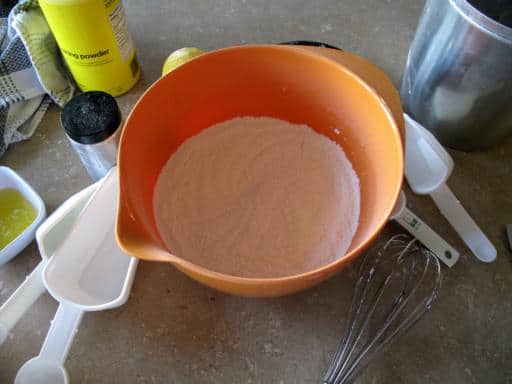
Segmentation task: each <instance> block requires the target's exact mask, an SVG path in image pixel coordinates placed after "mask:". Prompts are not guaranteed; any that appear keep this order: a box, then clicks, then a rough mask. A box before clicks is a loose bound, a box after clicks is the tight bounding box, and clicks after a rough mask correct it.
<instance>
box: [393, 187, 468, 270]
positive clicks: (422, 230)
mask: <svg viewBox="0 0 512 384" xmlns="http://www.w3.org/2000/svg"><path fill="white" fill-rule="evenodd" d="M391 218H392V219H393V220H395V221H396V222H397V223H398V224H400V225H401V226H402V227H403V228H405V229H406V230H407V232H409V233H410V234H411V235H413V236H414V237H415V238H416V239H418V240H419V241H420V242H421V243H422V244H423V245H424V246H425V247H427V248H428V249H429V250H430V251H432V253H434V255H436V256H437V258H438V259H439V260H441V261H442V262H443V263H445V264H446V265H447V266H449V267H452V266H453V265H455V263H456V262H457V260H459V256H460V255H459V252H457V250H456V249H455V248H453V247H452V246H451V245H450V244H448V243H447V242H446V241H445V240H444V239H443V238H442V237H441V236H439V235H438V234H437V232H435V231H434V230H433V229H432V228H430V227H429V226H428V225H427V223H425V222H424V221H423V220H422V219H420V218H419V217H418V216H416V214H415V213H414V212H412V211H411V210H410V209H409V208H407V200H406V198H405V194H404V192H403V191H400V197H399V199H398V202H397V204H396V206H395V210H394V211H393V213H392V215H391Z"/></svg>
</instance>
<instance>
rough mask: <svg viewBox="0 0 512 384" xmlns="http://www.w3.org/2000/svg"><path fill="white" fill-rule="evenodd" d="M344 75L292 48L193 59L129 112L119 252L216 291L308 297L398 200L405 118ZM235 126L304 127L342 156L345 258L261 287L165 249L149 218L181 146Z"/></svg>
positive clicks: (364, 242)
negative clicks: (350, 189)
mask: <svg viewBox="0 0 512 384" xmlns="http://www.w3.org/2000/svg"><path fill="white" fill-rule="evenodd" d="M347 66H348V65H347ZM347 66H344V65H342V64H339V63H336V62H335V61H333V60H331V59H329V58H325V57H322V56H321V55H319V54H317V53H315V52H312V51H308V50H304V49H300V48H296V47H286V46H273V45H266V46H261V45H254V46H241V47H231V48H226V49H221V50H218V51H213V52H210V53H207V54H204V55H202V56H199V57H197V58H196V59H194V60H192V61H190V62H188V63H187V64H185V65H182V66H181V67H179V68H177V69H176V70H174V71H173V72H171V73H169V74H167V75H166V76H164V77H162V78H161V79H160V80H158V81H157V82H156V83H155V84H153V85H152V86H151V87H150V88H149V89H148V90H147V92H146V93H145V94H144V95H143V96H142V98H141V99H140V100H139V101H138V102H137V104H136V105H135V107H134V109H133V110H132V112H131V114H130V116H129V117H128V119H127V121H126V126H125V128H124V132H123V135H122V137H121V145H120V152H119V161H118V163H119V178H120V192H119V209H118V217H117V228H116V231H117V239H118V242H119V245H120V246H121V248H122V249H123V250H124V251H125V252H127V253H128V254H131V255H133V256H136V257H138V258H141V259H144V260H154V261H165V262H169V263H172V264H173V265H174V266H175V267H176V268H178V269H180V270H181V271H183V272H184V273H186V274H187V275H188V276H190V277H191V278H193V279H195V280H197V281H199V282H201V283H203V284H205V285H208V286H210V287H213V288H216V289H219V290H221V291H224V292H228V293H232V294H237V295H242V296H259V297H268V296H279V295H284V294H289V293H292V292H296V291H300V290H303V289H306V288H308V287H311V286H313V285H315V284H318V283H319V282H321V281H323V280H325V279H327V278H329V277H330V276H332V275H333V274H334V273H335V272H337V271H339V270H340V269H341V268H343V267H344V266H345V265H347V264H348V263H350V262H351V261H353V260H354V259H355V258H356V257H357V255H359V254H360V253H361V252H362V251H363V250H364V249H365V248H366V247H367V246H368V245H369V244H370V243H371V241H372V240H373V239H374V238H375V237H376V235H377V234H378V233H379V231H380V230H381V228H382V227H383V226H384V224H385V223H386V222H387V220H388V217H389V216H390V214H391V212H392V210H393V207H394V205H395V202H396V200H397V198H398V193H399V191H400V187H401V183H402V175H403V152H402V143H401V138H400V130H399V128H398V125H399V124H401V118H402V117H401V116H397V119H395V118H394V117H393V114H392V112H390V111H391V110H392V109H391V108H389V107H388V105H387V104H386V103H385V102H384V101H383V98H382V97H380V95H379V94H377V92H376V91H375V90H374V88H375V89H378V87H377V86H376V87H371V86H370V85H368V84H367V83H365V82H364V81H363V80H362V79H361V77H359V76H357V75H355V74H354V72H353V71H351V70H349V69H347ZM356 72H357V71H356ZM363 77H364V76H363ZM395 104H396V103H395ZM393 109H396V105H395V106H394V107H393ZM400 113H401V111H400ZM237 116H270V117H275V118H279V119H283V120H287V121H289V122H292V123H296V124H307V125H309V126H310V127H312V128H313V129H314V130H316V131H317V132H319V133H321V134H323V135H326V136H328V137H329V138H330V139H332V140H333V141H335V142H337V143H338V144H339V145H340V146H341V147H343V149H344V150H345V153H346V154H347V156H348V158H349V159H350V161H351V162H352V165H353V167H354V169H355V171H356V173H357V174H358V176H359V179H360V188H361V212H360V220H359V226H358V229H357V231H356V234H355V237H354V239H353V241H352V244H351V246H350V249H349V251H348V252H347V254H346V255H345V256H344V257H342V258H340V259H339V260H336V261H334V262H332V263H330V264H328V265H325V266H323V267H322V268H318V269H316V270H313V271H310V272H307V273H303V274H300V275H293V276H287V277H282V278H261V279H258V278H241V277H237V276H230V275H225V274H221V273H218V272H215V271H211V270H207V269H205V268H203V267H200V266H198V265H195V264H192V263H190V262H188V261H186V260H184V259H182V258H180V255H173V254H171V253H170V252H169V251H168V250H167V249H166V247H165V246H164V244H163V242H162V239H161V238H160V235H159V233H158V230H157V227H156V223H155V216H154V212H153V191H154V186H155V183H156V180H157V178H158V175H159V173H160V170H161V168H162V167H163V165H164V164H165V163H166V162H167V160H168V159H169V157H170V156H171V155H172V153H173V152H174V151H175V150H176V149H177V148H178V147H179V146H180V144H181V143H183V142H184V141H185V140H186V139H188V138H189V137H191V136H194V135H196V134H198V133H199V132H201V131H202V130H203V129H206V128H207V127H209V126H211V125H213V124H216V123H218V122H221V121H225V120H228V119H231V118H234V117H237ZM397 120H399V121H400V123H398V124H397ZM337 132H339V134H337ZM305 204H307V202H305Z"/></svg>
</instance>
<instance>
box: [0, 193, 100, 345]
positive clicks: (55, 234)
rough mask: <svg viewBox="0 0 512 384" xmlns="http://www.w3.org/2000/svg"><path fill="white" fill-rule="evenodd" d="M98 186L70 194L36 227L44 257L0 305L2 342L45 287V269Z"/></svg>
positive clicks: (40, 250)
mask: <svg viewBox="0 0 512 384" xmlns="http://www.w3.org/2000/svg"><path fill="white" fill-rule="evenodd" d="M96 188H97V184H92V185H90V186H89V187H87V188H85V189H83V190H82V191H80V192H78V193H76V194H75V195H73V196H71V197H70V198H69V199H67V200H66V201H65V202H64V203H62V204H61V205H60V206H59V208H57V209H56V210H55V211H54V212H53V213H52V214H51V215H50V216H49V217H48V218H47V219H46V220H45V221H44V222H43V223H42V224H41V225H40V226H39V228H38V229H37V231H36V241H37V245H38V247H39V253H40V254H41V259H42V260H41V262H40V263H39V264H38V265H37V267H36V268H34V270H33V271H32V272H31V273H30V274H29V275H27V277H26V278H25V281H24V282H23V283H21V285H20V286H19V287H18V288H17V289H16V290H15V291H14V293H13V294H12V295H11V296H10V297H9V298H8V299H7V300H6V301H5V303H4V304H2V306H1V307H0V344H2V343H3V342H4V341H5V339H6V338H7V336H8V334H9V332H10V331H11V329H12V328H13V327H14V326H15V325H16V323H17V322H18V320H19V319H20V318H21V316H23V314H24V313H25V312H26V311H27V310H28V309H29V308H30V307H31V306H32V304H34V302H35V301H36V300H37V298H38V297H39V296H41V295H42V293H43V292H44V291H45V290H46V288H45V286H44V284H43V277H42V271H43V269H44V267H45V266H46V263H47V262H48V259H49V258H50V257H51V256H52V255H53V253H54V252H55V250H56V249H57V247H58V245H59V244H60V243H61V242H62V240H63V239H64V238H65V237H66V235H67V234H68V233H69V231H70V230H71V227H72V225H73V223H74V222H75V220H76V218H77V217H78V216H79V215H80V212H82V209H83V208H84V206H85V204H87V201H88V200H89V198H90V197H91V195H92V194H93V192H94V191H95V189H96Z"/></svg>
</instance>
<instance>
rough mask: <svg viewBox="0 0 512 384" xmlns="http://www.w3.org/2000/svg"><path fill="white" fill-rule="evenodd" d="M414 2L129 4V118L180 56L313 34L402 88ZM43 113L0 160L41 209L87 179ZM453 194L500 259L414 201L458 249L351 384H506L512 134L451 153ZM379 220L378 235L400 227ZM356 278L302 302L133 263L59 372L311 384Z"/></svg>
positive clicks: (42, 314)
mask: <svg viewBox="0 0 512 384" xmlns="http://www.w3.org/2000/svg"><path fill="white" fill-rule="evenodd" d="M422 6H423V1H421V0H414V1H412V0H387V1H381V0H359V1H357V2H353V1H348V0H343V1H334V0H317V1H299V0H280V1H269V0H252V1H245V0H244V1H235V0H219V1H216V2H206V1H199V0H193V1H178V0H176V1H165V0H155V1H151V2H138V1H134V0H129V1H125V7H126V10H127V13H128V18H129V24H130V30H131V32H132V34H133V36H134V39H135V43H136V46H137V49H138V56H139V58H140V61H141V65H142V68H143V72H144V74H143V79H142V80H141V81H140V82H139V83H138V84H137V86H136V87H135V88H134V89H133V90H132V91H131V92H129V93H128V94H126V95H124V96H122V97H120V98H119V103H120V105H121V108H122V111H123V113H124V115H125V116H126V114H127V113H128V111H129V110H130V108H131V107H132V106H133V105H134V103H135V102H136V100H137V99H138V97H139V96H140V95H141V93H142V92H143V91H144V90H145V89H146V88H147V87H148V86H149V85H150V84H151V83H152V82H153V81H154V80H155V79H157V78H158V76H159V73H160V68H161V65H162V62H163V60H164V58H165V57H166V56H167V54H168V53H169V52H171V51H172V50H174V49H177V48H180V47H183V46H198V47H201V48H203V49H214V48H219V47H223V46H226V45H231V44H238V43H267V42H280V41H286V40H296V39H309V40H321V41H325V42H328V43H331V44H334V45H337V46H340V47H343V48H344V49H346V50H350V51H354V52H356V53H358V54H361V55H363V56H365V57H366V58H368V59H370V60H372V61H374V62H375V63H376V64H378V65H379V66H381V67H382V68H383V69H384V70H385V71H386V72H387V73H388V74H389V75H390V77H391V78H392V80H393V81H394V83H395V84H396V85H398V84H399V81H400V76H401V73H402V69H403V66H404V63H405V58H406V55H407V49H408V45H409V42H410V40H411V39H412V36H413V34H414V30H415V26H416V23H417V20H418V17H419V15H420V12H421V9H422ZM58 118H59V110H58V108H56V107H52V108H51V109H50V111H49V112H48V113H47V115H46V116H45V117H44V119H43V122H42V124H41V125H40V127H39V128H38V129H37V132H36V134H35V135H34V137H33V138H32V139H31V140H29V141H26V142H23V143H20V144H16V145H13V146H12V147H10V148H9V150H8V151H7V153H6V155H5V156H4V157H3V158H2V159H1V160H0V164H2V165H8V166H10V167H12V168H13V169H15V170H16V171H17V172H19V173H20V174H21V175H22V176H23V177H25V178H26V179H27V180H28V181H29V182H30V183H31V184H32V185H33V186H34V187H35V189H36V190H37V191H38V192H39V193H40V194H41V195H42V197H43V199H44V201H45V203H46V206H47V208H48V211H49V212H52V211H53V210H54V209H55V208H56V207H57V206H58V205H59V204H60V203H61V202H62V201H64V200H65V199H66V198H67V197H68V196H70V195H71V194H73V193H74V192H76V191H78V190H80V189H81V188H83V187H85V186H86V185H88V184H89V183H90V181H89V178H88V176H87V174H86V173H85V171H84V169H83V168H82V166H81V164H80V162H79V160H78V159H77V157H76V155H75V153H74V152H73V150H72V148H71V147H70V145H69V144H68V142H67V141H66V139H65V137H64V133H63V131H62V129H61V128H60V126H59V122H58ZM452 155H453V157H454V160H455V164H456V165H455V170H454V172H453V175H452V177H451V178H450V181H449V184H450V186H451V187H452V189H453V191H454V192H455V194H456V195H457V196H458V197H459V198H460V200H461V201H463V203H464V205H465V207H466V208H467V210H468V211H469V212H470V213H471V214H472V215H473V216H474V217H475V218H476V220H477V221H478V223H479V224H480V226H481V227H482V228H484V229H485V231H486V233H487V234H488V236H489V238H490V239H491V241H492V242H493V243H494V244H495V245H496V248H497V249H498V259H497V261H496V262H495V263H493V264H489V265H486V264H482V263H480V262H478V261H476V259H474V258H473V257H472V256H471V255H470V254H469V253H468V250H467V249H466V248H465V247H464V245H463V243H462V242H461V240H460V239H459V238H458V237H457V236H456V234H455V233H454V231H453V230H452V229H451V227H450V226H449V225H448V224H447V222H446V221H445V220H444V219H443V218H442V217H441V215H440V214H439V212H438V211H437V208H436V207H435V206H434V204H433V202H432V201H431V200H430V199H429V198H428V197H421V196H414V195H413V194H411V193H408V200H409V205H410V207H411V208H412V209H413V210H414V211H415V212H416V213H417V214H418V215H419V216H421V217H423V218H424V219H425V220H427V221H428V222H429V223H430V224H431V225H432V226H433V227H434V228H435V229H437V230H438V231H439V232H440V233H442V234H443V235H444V236H445V237H446V239H447V240H448V241H449V242H451V243H452V244H453V245H455V246H456V247H457V248H458V249H459V250H460V251H461V252H462V256H461V260H460V262H459V263H458V264H457V265H456V267H454V268H453V269H451V270H447V269H444V270H443V272H444V284H443V288H442V291H441V296H440V298H439V300H438V301H437V302H436V304H435V306H434V307H433V309H432V311H431V312H430V313H429V314H428V315H427V316H426V317H425V318H424V319H422V321H421V322H420V323H418V324H417V325H416V326H415V327H414V328H413V329H412V330H411V331H410V332H409V333H407V334H406V335H404V336H403V337H401V338H400V339H399V340H397V341H396V342H395V343H394V344H393V345H392V346H391V347H390V348H389V349H388V350H387V351H386V352H385V353H384V354H383V355H381V356H380V357H379V358H378V359H377V360H376V361H374V362H373V363H372V364H371V365H370V366H368V368H367V369H366V370H365V371H364V374H363V375H362V376H361V377H360V379H359V381H358V382H359V383H394V384H399V383H506V382H512V364H511V360H512V326H511V325H512V322H511V319H512V304H511V300H510V297H511V291H512V255H511V252H510V250H509V249H508V248H507V247H506V236H505V230H504V227H505V224H506V223H507V222H508V223H510V222H512V193H511V192H512V140H508V141H507V142H506V143H505V144H503V145H502V146H500V147H497V148H495V149H493V150H491V151H487V152H481V153H462V152H454V151H452ZM400 231H401V230H400V228H399V227H397V226H396V225H395V224H389V225H388V226H387V227H386V229H385V231H384V232H383V233H382V234H381V236H380V239H381V240H384V239H386V238H387V237H389V236H390V235H392V234H394V233H398V232H400ZM39 258H40V257H39V253H38V250H37V248H36V246H35V244H32V245H30V246H29V247H28V248H27V249H25V250H24V251H23V252H22V253H21V254H20V255H19V256H18V257H17V258H16V259H14V260H13V261H12V262H10V263H9V264H7V265H5V266H3V267H2V268H0V302H4V301H5V300H6V298H7V297H8V296H9V295H10V294H11V293H12V292H13V291H14V289H15V288H16V287H17V286H18V285H19V284H20V283H21V282H22V281H23V279H24V276H25V275H26V274H27V273H28V272H30V271H31V270H32V268H34V267H35V266H36V264H37V263H38V261H39ZM354 279H355V273H354V270H353V268H348V269H346V270H344V271H342V272H341V273H339V274H338V275H336V276H335V277H333V278H332V279H330V280H329V281H328V282H326V283H324V284H322V285H320V286H318V287H316V288H314V289H311V290H308V291H306V292H303V293H300V294H297V295H293V296H289V297H284V298H279V299H271V300H254V299H243V298H238V297H232V296H227V295H224V294H221V293H219V292H216V291H213V290H211V289H208V288H205V287H203V286H201V285H199V284H197V283H195V282H193V281H191V280H190V279H188V278H187V277H185V276H184V275H183V274H181V273H180V272H178V271H177V270H175V269H174V268H172V267H171V266H169V265H164V264H157V263H147V262H142V263H140V264H139V269H138V272H137V276H136V279H135V283H134V287H133V292H132V295H131V297H130V300H129V301H128V303H127V304H126V305H125V306H123V307H121V308H119V309H115V310H110V311H105V312H99V313H90V314H86V315H85V316H84V319H83V321H82V324H81V326H80V330H79V332H78V334H77V337H76V339H75V342H74V344H73V346H72V349H71V352H70V355H69V358H68V360H67V362H66V366H67V368H68V371H69V374H70V378H71V381H72V382H73V383H318V382H320V377H321V375H322V373H323V371H324V369H325V368H326V367H327V365H328V362H329V360H330V358H331V356H332V354H333V352H334V351H335V349H336V346H337V343H338V340H339V337H340V336H341V334H342V332H343V330H344V327H345V326H344V320H345V317H346V313H347V307H348V304H349V300H350V297H351V288H352V286H353V283H354ZM56 307H57V303H56V302H55V301H54V300H53V299H52V298H51V297H50V296H49V295H48V294H44V295H43V296H42V297H41V298H40V299H39V300H38V301H37V302H36V303H35V305H34V306H33V307H32V308H31V309H30V311H29V312H28V313H27V314H26V315H25V316H24V317H23V318H22V320H21V321H20V322H19V323H18V325H17V326H16V327H15V328H14V330H13V332H12V334H11V335H10V337H9V338H8V340H7V341H6V342H5V343H4V344H3V345H2V346H0V383H10V382H12V380H13V378H14V375H15V373H16V371H17V369H18V368H19V367H20V366H21V365H22V364H23V362H24V361H26V360H27V359H29V358H31V357H33V356H35V355H37V353H38V352H39V349H40V347H41V344H42V341H43V339H44V336H45V334H46V332H47V329H48V326H49V322H50V320H51V318H52V317H53V314H54V313H55V310H56Z"/></svg>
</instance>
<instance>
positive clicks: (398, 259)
mask: <svg viewBox="0 0 512 384" xmlns="http://www.w3.org/2000/svg"><path fill="white" fill-rule="evenodd" d="M440 287H441V266H440V264H439V261H438V260H437V258H436V257H435V256H434V254H433V253H431V252H430V251H428V250H427V249H426V248H424V247H423V246H422V245H421V244H419V243H418V242H417V241H416V240H414V239H412V238H411V237H409V236H407V235H396V236H393V237H392V238H391V239H390V240H389V241H387V242H386V243H385V244H384V246H383V247H382V248H381V249H380V250H379V251H378V252H377V255H375V254H374V253H373V252H367V254H366V255H365V257H364V259H363V261H362V263H361V266H360V269H359V275H358V278H357V281H356V285H355V288H354V295H353V297H352V301H351V304H350V308H349V312H348V323H347V324H348V328H347V330H346V332H345V335H344V336H343V339H342V340H341V343H340V345H339V347H338V350H337V351H336V354H335V355H334V358H333V359H332V361H331V364H330V366H329V368H328V369H327V372H326V373H325V375H324V378H323V383H324V384H345V383H349V382H351V381H353V380H354V379H355V378H356V377H357V375H358V374H359V373H360V372H361V370H362V368H364V367H365V366H366V364H368V363H369V362H370V360H371V359H372V358H374V357H375V355H377V354H378V353H379V352H380V351H382V349H383V348H384V347H385V346H386V345H388V344H389V343H390V342H391V341H392V340H393V339H395V337H396V336H398V335H400V334H402V333H404V332H405V331H407V330H408V329H409V328H411V327H412V326H413V325H414V324H415V323H416V322H417V321H418V320H419V319H420V318H421V317H422V316H423V315H424V314H425V313H426V312H427V311H428V310H429V309H430V308H431V306H432V303H433V302H434V301H435V299H436V298H437V296H438V293H439V289H440Z"/></svg>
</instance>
